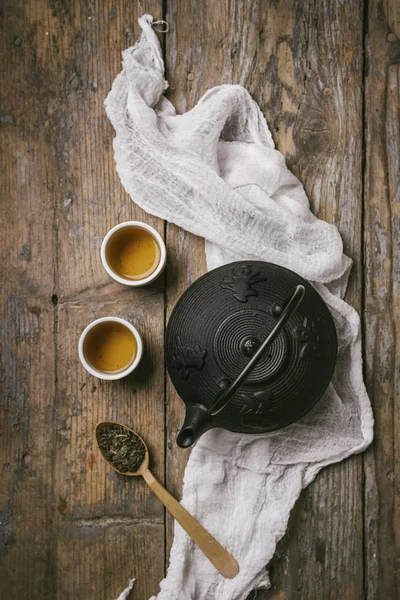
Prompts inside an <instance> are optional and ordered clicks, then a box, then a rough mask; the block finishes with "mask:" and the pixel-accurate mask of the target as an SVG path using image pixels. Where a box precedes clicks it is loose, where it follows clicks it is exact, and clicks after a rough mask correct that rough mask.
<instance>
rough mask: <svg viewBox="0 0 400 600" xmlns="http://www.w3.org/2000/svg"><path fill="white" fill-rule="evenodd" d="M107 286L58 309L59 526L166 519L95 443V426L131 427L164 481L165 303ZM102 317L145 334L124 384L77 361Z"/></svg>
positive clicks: (157, 295) (139, 482)
mask: <svg viewBox="0 0 400 600" xmlns="http://www.w3.org/2000/svg"><path fill="white" fill-rule="evenodd" d="M160 283H162V282H160ZM162 288H163V286H161V296H163V289H162ZM107 289H108V286H105V287H103V288H101V289H100V290H97V298H96V300H93V299H92V300H91V301H90V302H89V301H86V302H84V303H83V302H80V301H79V300H78V301H72V302H65V303H61V305H59V311H58V314H59V319H58V384H57V387H58V403H57V419H56V423H55V425H56V435H57V444H56V450H57V453H56V462H55V468H56V481H55V493H56V498H57V506H58V513H59V519H60V521H61V522H65V521H69V520H76V519H98V518H102V517H121V516H126V517H133V518H146V519H148V518H154V517H157V518H159V519H161V520H162V519H163V514H164V510H163V507H162V505H161V504H160V502H159V501H158V500H157V498H156V497H155V496H154V494H152V492H151V491H150V490H149V488H148V486H147V485H146V484H145V482H144V481H142V478H138V479H136V478H134V479H127V478H126V477H123V476H120V475H118V474H117V473H115V472H114V471H112V469H110V467H109V466H108V465H107V464H106V462H105V461H104V460H103V459H102V457H101V455H100V452H99V450H98V448H97V444H96V439H95V427H96V424H97V423H98V422H99V421H103V420H106V419H109V420H115V421H118V422H121V423H126V424H127V425H129V426H132V427H134V428H135V429H137V431H138V432H139V433H140V434H141V435H142V436H143V439H144V440H145V441H146V443H148V445H149V450H150V452H151V466H152V468H154V471H155V474H156V475H157V476H158V477H160V478H161V479H162V478H163V476H164V440H163V430H164V406H163V404H164V403H163V394H164V380H163V370H162V365H163V333H164V329H163V301H162V300H161V301H160V293H158V292H154V290H153V292H151V291H149V290H148V291H147V295H146V292H145V290H142V291H143V292H144V293H143V294H142V299H141V300H140V299H139V294H134V296H133V297H132V294H131V291H130V290H126V291H125V292H121V291H120V290H118V295H117V297H116V295H115V293H112V294H111V295H109V296H108V295H106V293H105V292H106V291H107ZM104 315H113V316H120V317H123V318H126V319H127V320H128V321H130V322H131V323H133V324H134V325H135V326H136V327H137V328H138V330H139V331H140V332H141V333H142V334H143V339H144V343H145V347H146V352H145V355H144V357H143V360H142V362H141V364H140V365H139V366H138V368H137V370H136V371H135V372H134V373H132V375H130V376H129V377H126V378H125V379H123V380H121V381H115V382H109V381H101V380H99V379H96V378H94V377H92V376H91V375H90V374H89V373H87V372H86V371H85V370H84V369H83V367H82V366H81V365H80V364H77V363H76V360H75V356H74V355H75V354H76V348H77V343H78V338H79V334H80V332H81V331H82V330H83V329H84V328H85V326H86V325H87V323H89V322H90V321H92V320H94V319H95V318H98V317H100V316H104ZM160 365H161V369H160ZM160 373H161V376H160ZM160 542H161V544H162V539H161V540H160Z"/></svg>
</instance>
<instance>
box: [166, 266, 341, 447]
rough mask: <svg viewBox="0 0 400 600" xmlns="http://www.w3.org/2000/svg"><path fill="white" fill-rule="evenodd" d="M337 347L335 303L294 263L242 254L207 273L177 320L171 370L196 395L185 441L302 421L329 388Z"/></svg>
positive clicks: (170, 330) (184, 299)
mask: <svg viewBox="0 0 400 600" xmlns="http://www.w3.org/2000/svg"><path fill="white" fill-rule="evenodd" d="M336 354H337V337H336V330H335V326H334V323H333V320H332V317H331V314H330V312H329V309H328V307H327V306H326V304H325V302H324V301H323V300H322V298H321V296H320V295H319V294H318V292H317V291H316V290H315V289H314V288H313V287H312V285H311V284H309V283H308V282H307V281H305V280H304V279H303V278H302V277H300V276H299V275H297V274H296V273H294V272H293V271H290V270H288V269H285V268H283V267H280V266H278V265H274V264H271V263H267V262H261V261H240V262H234V263H231V264H228V265H224V266H222V267H219V268H217V269H214V270H213V271H210V272H208V273H206V274H205V275H203V276H202V277H200V278H199V279H197V280H196V281H195V282H194V283H193V284H192V285H191V286H190V287H189V288H188V289H187V290H186V292H185V293H184V294H183V295H182V296H181V298H180V299H179V300H178V302H177V304H176V306H175V307H174V310H173V311H172V314H171V317H170V319H169V323H168V327H167V334H166V360H167V369H168V372H169V375H170V377H171V380H172V383H173V384H174V386H175V388H176V390H177V392H178V394H179V395H180V396H181V398H182V399H183V401H184V402H185V404H186V417H185V421H184V424H183V427H182V429H181V431H180V432H179V434H178V437H177V443H178V445H179V446H181V447H182V448H187V447H189V446H191V445H192V444H193V443H194V442H195V441H196V440H197V439H198V438H199V437H200V436H201V435H202V434H203V433H204V432H205V431H207V430H209V429H211V428H212V427H223V428H224V429H228V430H229V431H236V432H241V433H262V432H268V431H274V430H276V429H280V428H282V427H285V426H286V425H289V424H290V423H293V422H294V421H297V420H298V419H300V418H301V417H302V416H303V415H305V414H306V413H307V412H308V411H309V410H311V408H313V406H314V405H315V404H316V403H317V402H318V400H319V399H320V398H321V396H322V395H323V393H324V392H325V390H326V388H327V386H328V384H329V382H330V380H331V377H332V375H333V371H334V368H335V363H336Z"/></svg>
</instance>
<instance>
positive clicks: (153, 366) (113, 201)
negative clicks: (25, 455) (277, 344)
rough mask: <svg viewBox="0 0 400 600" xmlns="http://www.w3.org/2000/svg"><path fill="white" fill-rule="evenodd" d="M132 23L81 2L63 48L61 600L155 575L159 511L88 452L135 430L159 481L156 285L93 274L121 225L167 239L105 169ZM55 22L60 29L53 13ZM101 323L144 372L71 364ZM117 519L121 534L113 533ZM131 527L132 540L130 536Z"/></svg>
mask: <svg viewBox="0 0 400 600" xmlns="http://www.w3.org/2000/svg"><path fill="white" fill-rule="evenodd" d="M142 7H143V10H145V11H146V12H151V13H152V14H154V15H155V17H160V16H161V2H158V1H152V0H151V1H149V2H145V3H143V5H142ZM139 11H141V7H139V5H138V3H135V2H134V3H132V2H128V1H126V2H125V1H120V2H117V3H115V2H113V1H112V0H110V1H106V2H101V3H98V4H93V5H92V4H88V3H86V2H78V1H77V2H75V3H74V4H73V5H72V6H71V7H70V9H69V11H68V22H67V23H66V32H65V35H64V37H63V40H62V42H61V40H60V43H62V46H63V48H65V52H66V57H65V62H64V64H65V69H66V71H65V75H64V86H65V87H64V93H65V104H64V106H65V108H67V107H68V106H71V107H73V109H72V112H71V114H70V116H69V117H66V119H65V123H66V125H65V131H64V132H63V139H62V144H63V145H62V150H61V155H62V165H63V180H62V182H61V185H60V191H59V194H60V195H59V197H60V200H61V201H60V204H59V210H58V212H57V217H58V220H57V225H58V226H57V242H58V245H57V248H58V258H59V270H58V279H57V295H58V297H59V304H58V307H57V310H58V329H57V342H58V344H57V347H58V378H57V390H58V394H57V419H56V428H57V445H56V451H57V453H56V462H55V472H56V480H55V493H56V501H57V507H58V513H57V521H58V523H59V525H60V527H67V526H68V527H69V531H72V530H73V536H74V542H73V543H70V544H68V543H65V542H64V540H63V539H62V538H61V537H59V541H58V544H57V565H58V577H57V598H59V599H60V600H61V599H64V598H71V599H72V598H76V597H83V598H88V599H90V598H93V599H94V598H97V597H98V594H100V597H104V598H107V599H108V598H111V597H115V596H116V595H117V592H118V591H121V590H120V588H121V586H122V587H124V586H125V585H126V582H127V578H128V577H132V576H133V577H137V578H138V587H137V590H136V592H135V594H136V595H137V597H138V598H145V597H146V596H145V594H146V593H147V592H149V593H150V591H155V590H156V588H157V586H158V582H159V580H160V578H162V575H163V564H164V526H163V522H164V510H163V507H162V506H161V505H160V504H159V502H158V501H157V499H156V498H154V497H153V496H152V494H151V492H150V491H149V490H148V489H147V486H146V485H145V483H144V482H143V481H142V480H141V479H131V480H126V479H125V478H124V477H121V476H118V475H117V474H115V473H113V472H111V471H110V469H109V468H108V467H107V466H106V465H105V464H103V461H102V459H101V458H100V456H99V454H98V451H97V449H96V447H95V440H94V428H95V425H96V423H97V422H98V421H102V420H105V419H116V420H119V421H121V422H124V423H127V424H131V425H133V426H134V427H135V428H137V429H138V431H140V433H141V434H142V435H143V437H144V438H145V440H146V441H148V443H149V447H150V450H151V454H152V465H153V466H154V469H155V472H156V473H157V474H158V476H159V477H160V478H161V479H162V478H163V472H164V400H163V395H164V361H163V337H164V283H163V279H162V278H161V279H160V280H158V281H157V282H156V283H155V284H154V285H152V286H150V287H147V288H145V289H141V290H134V289H126V288H124V287H123V286H120V285H118V284H116V283H114V282H112V280H110V278H109V276H108V275H107V274H106V273H105V271H104V269H103V267H102V265H101V262H100V245H101V241H102V238H103V237H104V235H105V234H106V232H107V231H108V230H109V229H110V228H111V227H112V226H113V225H115V224H116V223H118V222H121V221H126V220H129V219H137V220H144V221H146V222H149V223H151V224H152V225H153V226H155V227H157V228H158V230H159V231H160V232H161V233H162V232H163V224H162V222H161V221H159V220H157V219H155V218H151V217H149V216H148V215H146V214H145V213H144V212H143V211H141V210H140V209H138V208H137V207H136V206H135V205H134V204H133V203H132V202H131V200H130V198H129V197H128V195H127V194H126V193H125V191H124V190H123V188H122V186H121V184H120V181H119V177H118V175H117V173H116V170H115V163H114V159H113V150H112V139H113V137H114V130H113V128H112V126H111V124H110V123H109V122H108V120H107V118H106V115H105V111H104V106H103V101H104V98H105V97H106V95H107V93H108V91H109V89H110V87H111V84H112V81H113V79H114V77H115V76H116V75H117V74H118V73H119V71H120V68H121V67H120V62H121V54H120V52H121V50H122V49H124V48H126V47H128V46H129V45H131V44H133V43H134V41H135V40H136V39H137V37H138V36H139V34H140V30H139V27H138V25H137V18H138V16H139ZM56 16H57V18H59V19H63V15H62V9H61V7H59V9H56ZM67 57H68V58H67ZM105 315H117V316H118V315H119V316H124V317H125V318H127V319H128V320H130V321H131V322H132V323H134V324H135V325H136V326H137V327H138V329H139V331H140V332H141V333H142V334H143V336H144V339H145V358H144V360H143V363H142V364H141V366H140V367H139V369H138V370H137V371H136V372H135V373H133V374H132V376H131V377H129V378H127V379H126V380H124V381H122V382H100V381H98V380H96V379H94V378H93V377H91V376H88V375H87V373H86V372H85V371H84V370H83V368H82V367H81V365H80V364H79V361H78V358H77V354H76V350H77V343H78V338H79V335H80V332H81V331H82V329H83V328H84V327H85V326H86V325H87V324H88V323H89V322H90V321H91V320H93V319H94V318H97V317H100V316H105ZM110 384H111V385H110ZM110 518H111V523H109V519H110ZM121 518H124V519H126V525H124V526H123V527H117V526H114V525H113V524H112V523H113V520H114V519H115V520H117V521H118V519H121ZM132 519H135V522H136V525H135V527H134V528H132V527H130V526H129V523H130V522H131V520H132ZM143 520H144V521H145V522H147V521H149V522H150V523H152V525H151V527H150V526H147V525H144V524H143V525H142V524H141V521H143ZM82 521H83V522H84V523H85V522H86V521H89V522H90V523H93V528H90V529H89V532H91V535H90V536H89V537H87V533H88V530H87V528H86V527H85V526H83V527H82V526H79V523H82ZM97 521H99V522H100V524H101V527H100V529H99V528H98V526H97V523H96V522H97ZM74 523H76V524H77V525H76V526H74ZM149 527H150V528H149ZM71 528H72V529H71ZM64 530H65V529H62V531H64ZM149 536H151V537H152V541H151V543H149ZM86 542H88V544H87V543H86ZM77 548H78V550H77ZM124 548H125V551H126V553H127V554H126V555H124V552H125V551H124ZM141 549H142V552H141ZM142 557H143V558H142ZM141 560H143V565H141ZM119 563H120V564H119ZM71 564H73V565H76V567H77V569H78V570H77V572H76V571H75V569H71V568H70V565H71ZM102 595H103V596H102Z"/></svg>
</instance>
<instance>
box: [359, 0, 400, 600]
mask: <svg viewBox="0 0 400 600" xmlns="http://www.w3.org/2000/svg"><path fill="white" fill-rule="evenodd" d="M366 52H367V54H366V56H367V72H366V123H365V127H366V135H365V137H366V171H365V203H364V204H365V286H366V287H365V292H366V302H365V315H364V324H365V340H364V341H365V354H366V377H367V387H368V390H369V392H370V396H371V400H372V403H373V408H374V414H375V443H374V445H373V447H372V448H371V449H370V450H369V451H368V452H367V454H366V455H365V528H366V540H365V559H366V560H365V568H366V577H365V579H366V598H367V599H368V600H379V599H380V598H399V597H400V562H399V557H400V461H399V458H400V454H399V434H400V368H399V356H400V296H399V284H400V250H399V243H400V165H399V147H400V112H399V105H400V104H399V101H400V87H399V86H400V7H399V4H398V2H396V1H395V0H393V1H389V2H379V1H372V0H371V1H370V2H369V8H368V36H367V38H366Z"/></svg>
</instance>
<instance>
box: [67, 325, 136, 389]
mask: <svg viewBox="0 0 400 600" xmlns="http://www.w3.org/2000/svg"><path fill="white" fill-rule="evenodd" d="M110 322H114V323H121V324H122V325H125V327H127V328H128V329H129V330H130V331H131V332H132V333H133V335H134V336H135V339H136V344H137V351H136V356H135V358H134V359H133V361H132V362H131V363H129V365H128V366H127V367H126V369H123V370H121V371H117V372H115V373H106V372H104V371H99V370H98V369H95V368H94V367H93V366H92V365H91V364H90V363H89V362H88V361H87V360H86V356H85V353H84V343H85V338H86V336H87V334H88V333H89V331H90V330H91V329H93V327H95V326H96V325H99V324H100V323H110ZM78 351H79V358H80V361H81V363H82V365H83V366H84V367H85V369H86V371H88V372H89V373H90V374H91V375H94V377H97V378H98V379H106V380H109V381H111V380H115V379H122V378H123V377H126V376H127V375H129V373H132V371H134V370H135V369H136V367H137V366H138V364H139V362H140V359H141V358H142V354H143V342H142V338H141V337H140V334H139V332H138V330H137V329H136V328H135V327H134V326H133V325H131V323H129V322H128V321H125V319H120V318H119V317H102V318H101V319H96V320H95V321H92V323H90V324H89V325H88V326H87V327H86V329H84V330H83V332H82V335H81V337H80V338H79V344H78Z"/></svg>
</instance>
